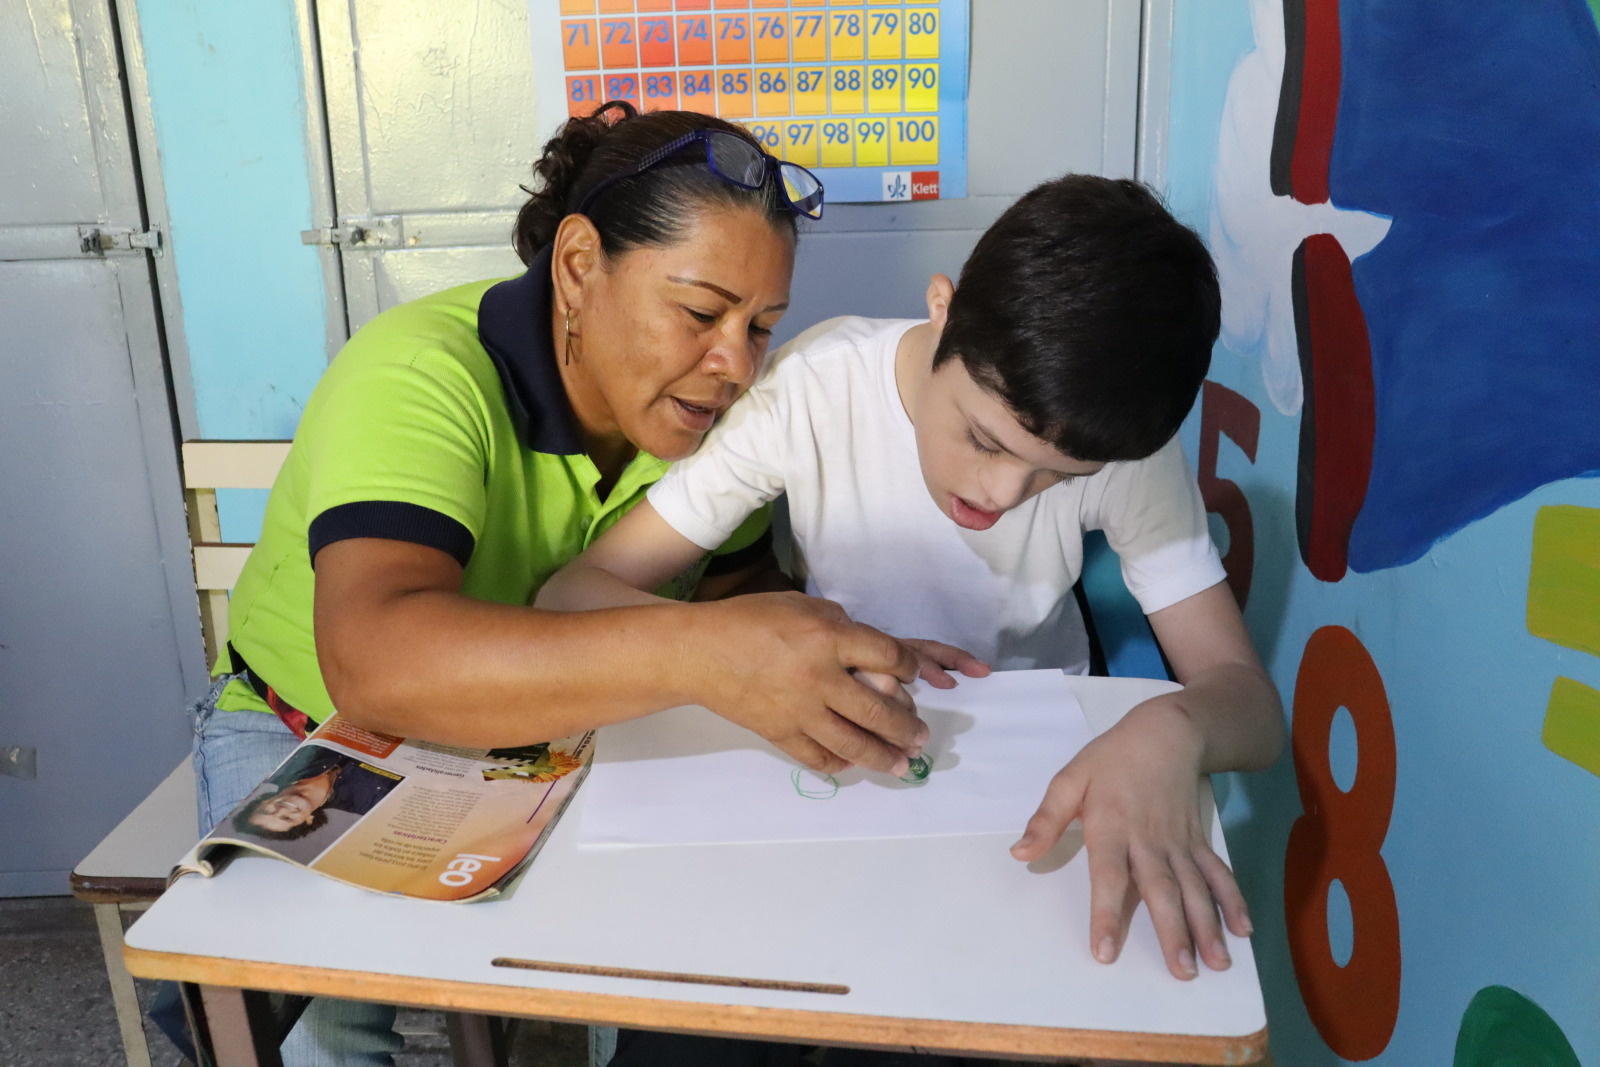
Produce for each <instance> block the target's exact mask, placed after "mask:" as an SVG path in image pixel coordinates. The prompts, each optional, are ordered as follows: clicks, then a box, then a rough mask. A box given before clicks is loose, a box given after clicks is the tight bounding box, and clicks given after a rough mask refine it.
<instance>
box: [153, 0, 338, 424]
mask: <svg viewBox="0 0 1600 1067" xmlns="http://www.w3.org/2000/svg"><path fill="white" fill-rule="evenodd" d="M138 7H139V22H140V27H141V38H142V40H143V44H144V51H145V59H146V66H147V69H148V72H149V83H150V100H151V107H152V111H153V113H154V115H155V126H156V140H157V144H158V146H159V150H160V154H161V168H162V174H163V178H164V180H165V184H166V193H167V207H168V212H169V214H170V217H171V229H172V232H171V234H170V235H169V237H170V240H169V242H168V244H169V248H170V251H171V255H172V256H173V257H174V261H175V263H176V265H177V273H178V288H179V293H180V296H181V299H182V303H183V328H184V335H185V339H186V341H187V343H188V348H189V363H190V368H191V373H192V376H193V387H194V392H195V404H196V410H197V412H198V418H199V423H200V425H199V427H198V429H199V432H200V435H201V436H202V437H206V438H213V439H230V438H269V439H271V438H287V437H290V436H292V435H293V433H294V428H295V424H296V423H297V422H298V421H299V418H300V411H301V408H302V407H303V405H304V403H305V399H306V397H307V395H308V394H309V393H310V391H311V387H312V385H313V384H315V382H316V380H317V379H318V377H320V376H321V374H322V371H323V369H324V368H325V367H326V366H327V352H326V347H325V344H326V341H325V337H326V331H325V329H324V317H325V315H326V307H325V303H324V299H323V291H322V272H321V266H320V264H319V262H318V259H317V253H316V250H315V249H313V248H309V247H306V246H305V245H302V244H301V243H300V231H301V230H303V229H308V228H310V227H311V226H312V225H313V222H312V206H311V205H312V201H311V182H310V164H309V162H308V158H307V155H306V147H305V139H306V134H305V129H306V126H305V115H306V101H305V96H304V93H303V91H302V82H301V68H300V54H299V42H298V38H297V34H296V27H295V15H294V5H292V4H284V3H269V4H205V3H194V2H192V0H190V2H185V0H138ZM181 387H182V384H181V383H180V388H181Z"/></svg>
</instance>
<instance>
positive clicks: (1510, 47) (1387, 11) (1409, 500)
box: [1330, 0, 1600, 571]
mask: <svg viewBox="0 0 1600 1067" xmlns="http://www.w3.org/2000/svg"><path fill="white" fill-rule="evenodd" d="M1341 28H1342V32H1343V35H1344V42H1343V43H1344V80H1343V88H1342V93H1341V97H1340V103H1339V120H1338V131H1337V135H1336V139H1335V142H1334V152H1333V162H1332V168H1331V174H1330V184H1331V188H1332V193H1333V199H1334V201H1335V203H1337V204H1338V205H1340V206H1341V207H1349V208H1363V209H1365V210H1368V211H1373V212H1377V213H1380V214H1383V215H1388V216H1390V217H1392V218H1393V219H1394V225H1393V227H1392V228H1391V229H1390V230H1389V233H1388V236H1387V237H1385V238H1384V240H1383V241H1382V242H1380V243H1379V245H1378V246H1377V248H1375V249H1374V250H1373V251H1372V252H1371V253H1369V254H1368V255H1366V256H1363V257H1361V258H1360V259H1358V260H1357V261H1356V262H1355V264H1354V273H1355V281H1356V287H1357V292H1358V293H1359V295H1360V299H1361V304H1362V306H1363V308H1364V309H1365V311H1366V317H1367V325H1368V329H1369V332H1370V334H1371V338H1372V357H1373V371H1374V379H1375V385H1376V391H1377V435H1376V440H1375V445H1374V451H1373V464H1372V478H1371V481H1370V483H1369V486H1368V489H1367V498H1366V503H1365V505H1364V506H1363V508H1362V511H1361V514H1360V516H1359V518H1358V519H1357V521H1356V524H1355V527H1354V530H1353V532H1352V534H1351V540H1350V565H1351V567H1352V568H1354V569H1355V570H1358V571H1373V570H1378V569H1381V568H1385V567H1395V566H1399V565H1401V564H1404V563H1409V562H1411V561H1412V560H1415V559H1417V558H1419V557H1420V556H1421V555H1422V554H1423V553H1424V552H1426V551H1427V549H1428V547H1429V546H1430V545H1432V544H1434V543H1435V542H1437V541H1439V540H1440V539H1442V538H1444V537H1446V536H1448V535H1450V534H1451V533H1453V532H1455V531H1456V530H1459V529H1460V528H1461V527H1463V526H1465V525H1466V524H1468V523H1470V522H1473V521H1476V520H1478V519H1481V518H1483V517H1484V516H1486V515H1489V514H1491V513H1493V512H1494V511H1496V510H1497V509H1499V508H1501V507H1504V506H1505V505H1506V504H1509V503H1510V502H1512V501H1514V500H1518V499H1520V498H1521V497H1523V496H1525V495H1527V494H1528V493H1529V492H1531V491H1532V490H1534V489H1535V488H1537V487H1538V486H1541V485H1544V484H1547V483H1550V482H1555V481H1559V480H1561V479H1564V478H1570V477H1575V476H1584V475H1595V474H1597V473H1600V419H1597V418H1596V417H1595V398H1596V395H1597V393H1600V300H1597V299H1596V294H1597V293H1600V242H1597V241H1596V240H1595V235H1596V234H1600V34H1597V32H1596V26H1595V21H1594V19H1593V18H1592V17H1591V15H1590V11H1589V9H1588V7H1587V5H1586V4H1585V2H1584V0H1545V2H1541V3H1531V4H1530V3H1526V2H1523V0H1485V2H1481V3H1471V4H1448V5H1440V4H1436V3H1420V2H1415V0H1413V2H1405V3H1397V2H1395V0H1345V2H1344V3H1343V4H1342V6H1341Z"/></svg>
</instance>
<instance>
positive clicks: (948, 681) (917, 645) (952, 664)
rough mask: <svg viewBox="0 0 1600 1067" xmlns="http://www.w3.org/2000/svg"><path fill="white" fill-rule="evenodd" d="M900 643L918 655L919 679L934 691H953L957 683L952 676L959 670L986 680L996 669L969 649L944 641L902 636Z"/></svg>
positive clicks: (970, 676) (969, 675)
mask: <svg viewBox="0 0 1600 1067" xmlns="http://www.w3.org/2000/svg"><path fill="white" fill-rule="evenodd" d="M900 643H901V644H903V645H910V646H911V651H913V652H915V653H916V654H917V677H919V678H921V679H922V680H923V681H924V682H927V683H928V684H929V685H931V686H933V687H934V688H935V689H954V688H955V687H956V680H955V679H954V678H952V677H950V672H951V671H957V672H959V673H961V674H964V675H966V676H967V677H968V678H983V677H986V676H988V674H989V672H990V671H992V670H993V669H994V668H992V667H990V666H989V665H988V664H987V663H985V662H983V660H981V659H979V658H978V657H977V656H974V655H973V654H972V653H971V652H968V651H967V650H966V649H962V648H957V647H956V646H955V645H947V644H944V643H943V642H941V641H928V640H925V639H923V638H920V637H902V638H901V639H900Z"/></svg>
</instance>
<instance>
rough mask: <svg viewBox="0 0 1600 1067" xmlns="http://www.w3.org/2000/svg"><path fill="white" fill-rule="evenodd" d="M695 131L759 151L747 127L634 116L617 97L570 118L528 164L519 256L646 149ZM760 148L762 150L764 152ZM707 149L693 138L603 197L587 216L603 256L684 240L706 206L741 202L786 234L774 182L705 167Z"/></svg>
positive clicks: (673, 114) (787, 216)
mask: <svg viewBox="0 0 1600 1067" xmlns="http://www.w3.org/2000/svg"><path fill="white" fill-rule="evenodd" d="M694 130H721V131H723V132H724V133H731V134H733V135H734V136H736V137H742V138H744V139H745V140H746V141H749V142H750V143H751V144H753V145H755V146H756V147H757V148H760V147H761V145H760V143H759V142H757V141H756V139H755V138H754V137H752V136H751V135H750V133H749V131H748V130H745V129H744V128H743V127H740V126H735V125H734V124H733V123H731V122H724V121H723V120H722V119H719V118H716V117H714V116H712V115H702V114H700V113H698V112H695V111H652V112H650V113H649V114H645V115H641V114H640V113H639V112H638V110H636V109H635V108H634V106H633V105H632V104H630V103H628V102H627V101H624V100H613V101H611V102H610V103H608V104H602V105H601V106H600V107H599V108H597V109H596V110H595V112H594V114H593V115H591V116H589V117H588V118H571V119H568V120H567V121H566V122H564V123H563V124H562V125H561V128H560V129H558V130H557V131H556V135H555V136H554V137H552V138H550V140H549V141H548V142H547V143H546V144H545V146H544V152H543V154H542V155H540V157H539V161H538V162H537V163H535V164H534V165H533V173H534V178H535V181H534V187H533V188H531V189H530V188H528V187H527V186H523V187H522V191H523V192H525V193H528V194H529V198H528V202H527V203H525V204H523V205H522V210H521V211H519V212H517V225H516V228H515V230H514V231H513V235H512V244H513V246H514V247H515V248H516V250H517V255H519V256H521V257H522V262H524V263H532V262H533V257H534V256H536V255H537V254H538V253H539V250H540V249H541V248H543V247H544V246H545V245H547V244H549V243H550V242H551V241H553V240H555V236H556V227H558V226H560V225H561V220H562V219H564V218H566V217H567V216H568V215H570V214H572V213H573V212H575V211H577V210H578V205H579V204H581V203H583V198H584V197H585V196H587V195H588V194H589V191H590V190H591V189H593V188H594V187H595V186H597V185H599V184H600V183H601V182H603V181H605V180H606V179H607V178H610V177H611V176H612V175H615V174H620V173H622V172H623V171H625V170H627V169H628V168H629V167H631V166H633V165H634V164H636V163H638V162H639V160H641V159H643V158H644V157H645V156H646V155H648V154H649V153H651V152H653V151H655V150H656V149H658V148H660V147H661V146H662V145H665V144H667V143H668V142H670V141H673V140H675V139H677V138H679V137H682V136H683V135H684V134H686V133H691V132H693V131H694ZM762 150H763V151H765V149H762ZM705 158H706V157H705V148H704V147H703V146H702V145H700V144H699V143H695V144H691V145H689V146H688V147H686V148H685V149H684V150H683V151H682V152H681V153H679V154H678V155H677V156H675V157H673V158H672V159H670V160H668V161H666V162H664V163H662V164H660V165H658V166H654V167H651V168H650V169H649V170H647V171H645V172H644V173H642V174H637V175H634V176H633V177H631V178H625V179H623V180H622V181H620V182H617V183H616V184H614V185H612V186H611V187H610V188H608V189H606V190H605V192H603V193H601V194H600V196H599V198H598V199H596V200H595V202H594V203H593V204H590V205H589V207H588V210H587V211H586V212H585V214H586V215H588V216H589V219H590V220H591V221H592V222H593V223H594V225H595V229H597V230H599V231H600V242H601V247H602V248H603V249H604V250H605V254H606V255H607V256H612V257H615V256H618V255H621V254H622V253H624V252H628V251H631V250H632V249H635V248H639V247H641V246H645V245H656V246H660V245H667V244H673V243H675V242H677V241H679V240H682V239H683V237H684V236H685V235H686V232H687V226H688V224H689V222H690V220H691V219H693V217H694V216H695V215H696V214H698V213H699V212H701V211H703V210H705V209H706V208H716V207H747V208H753V209H755V210H757V211H760V212H761V213H762V214H763V215H765V216H766V218H767V221H768V222H770V223H771V224H772V225H773V226H774V227H777V228H779V229H782V230H785V231H786V232H788V233H789V234H791V235H793V234H794V233H795V232H796V229H795V218H794V213H793V212H791V211H790V210H789V208H788V206H787V205H786V204H784V202H783V199H782V197H780V196H779V195H778V189H777V183H776V181H768V182H766V183H765V184H763V185H762V187H761V188H760V189H744V188H741V187H740V186H737V185H734V184H733V183H732V182H728V181H724V180H723V179H721V178H719V177H717V176H716V175H715V174H713V173H711V171H710V169H709V168H708V167H707V166H706V163H705Z"/></svg>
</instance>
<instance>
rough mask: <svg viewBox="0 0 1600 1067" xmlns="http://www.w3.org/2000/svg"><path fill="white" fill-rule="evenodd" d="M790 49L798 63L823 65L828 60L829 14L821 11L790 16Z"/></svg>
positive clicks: (796, 13)
mask: <svg viewBox="0 0 1600 1067" xmlns="http://www.w3.org/2000/svg"><path fill="white" fill-rule="evenodd" d="M789 41H790V45H789V47H790V48H791V50H793V52H794V61H795V62H796V63H821V62H822V61H823V60H825V59H827V58H828V13H827V12H826V11H819V12H816V13H815V14H810V15H808V14H805V13H804V12H800V11H796V12H793V13H792V14H790V16H789Z"/></svg>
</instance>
